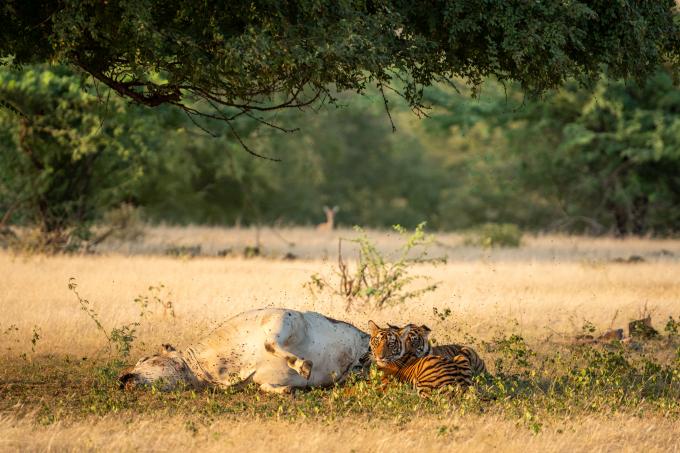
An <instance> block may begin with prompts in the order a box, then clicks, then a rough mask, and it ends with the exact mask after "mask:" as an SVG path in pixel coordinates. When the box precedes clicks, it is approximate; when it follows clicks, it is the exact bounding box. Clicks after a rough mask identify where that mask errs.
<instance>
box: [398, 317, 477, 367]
mask: <svg viewBox="0 0 680 453" xmlns="http://www.w3.org/2000/svg"><path fill="white" fill-rule="evenodd" d="M401 331H403V333H404V348H405V350H406V352H407V353H412V354H413V355H415V356H416V357H425V356H427V355H438V356H441V357H444V358H447V359H453V358H454V357H456V356H458V355H463V356H465V357H466V358H467V359H468V361H469V362H470V368H471V369H472V374H473V375H479V374H486V373H487V369H486V364H485V363H484V360H482V358H481V357H480V356H479V354H477V351H475V350H474V349H472V348H471V347H469V346H463V345H460V344H456V343H453V344H447V345H442V346H434V347H431V346H430V342H429V340H428V336H429V334H430V329H429V328H428V327H427V326H425V325H423V326H417V325H415V324H408V325H406V326H405V327H403V328H402V329H401Z"/></svg>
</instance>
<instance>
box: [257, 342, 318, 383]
mask: <svg viewBox="0 0 680 453" xmlns="http://www.w3.org/2000/svg"><path fill="white" fill-rule="evenodd" d="M264 348H265V349H266V350H267V351H268V352H270V353H272V354H273V355H275V356H276V357H280V358H282V359H285V360H286V363H287V364H288V367H289V368H291V369H293V370H295V371H296V372H297V373H298V374H299V375H300V376H302V377H303V378H305V379H309V377H310V376H311V375H312V366H313V365H314V364H313V363H312V361H311V360H305V359H304V357H298V356H296V355H295V354H293V353H292V352H289V351H287V350H285V349H284V348H283V347H281V345H280V344H279V343H278V342H277V341H269V342H265V344H264Z"/></svg>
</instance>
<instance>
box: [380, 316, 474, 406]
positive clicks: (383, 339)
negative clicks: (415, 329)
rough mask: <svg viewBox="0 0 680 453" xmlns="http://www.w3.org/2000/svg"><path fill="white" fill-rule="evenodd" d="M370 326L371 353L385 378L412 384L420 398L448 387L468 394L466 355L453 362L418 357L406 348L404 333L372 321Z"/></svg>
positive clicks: (459, 356)
mask: <svg viewBox="0 0 680 453" xmlns="http://www.w3.org/2000/svg"><path fill="white" fill-rule="evenodd" d="M368 325H369V328H370V333H371V339H370V347H371V352H372V353H373V357H374V359H375V362H376V364H377V366H378V369H379V370H381V371H382V372H383V374H384V375H385V376H391V377H394V378H396V379H397V380H399V381H402V382H408V383H410V384H411V385H413V386H414V387H415V388H416V390H417V391H418V393H419V394H421V395H423V394H427V393H430V392H431V391H433V390H436V389H442V388H446V387H447V386H451V387H455V388H459V389H460V390H461V391H462V392H465V390H467V388H468V387H469V386H470V385H472V370H471V369H470V362H469V361H468V359H467V357H465V356H464V355H462V354H461V355H457V356H455V357H452V358H445V357H440V356H436V355H427V356H425V357H416V356H415V355H414V354H413V352H411V351H408V350H406V348H405V347H404V341H403V336H404V335H405V333H406V331H405V330H404V329H399V328H396V327H394V326H388V328H386V329H382V328H380V327H378V325H377V324H375V323H374V322H373V321H369V324H368ZM383 384H385V379H383Z"/></svg>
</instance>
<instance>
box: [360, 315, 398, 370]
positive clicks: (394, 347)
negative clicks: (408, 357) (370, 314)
mask: <svg viewBox="0 0 680 453" xmlns="http://www.w3.org/2000/svg"><path fill="white" fill-rule="evenodd" d="M368 327H369V331H370V333H371V340H370V346H371V352H372V353H373V357H374V358H375V361H376V363H377V364H378V366H381V365H389V364H392V363H393V362H395V361H397V360H399V359H401V358H402V357H403V356H404V352H405V350H404V343H403V341H402V337H401V335H402V333H403V332H402V331H401V329H399V328H398V327H394V326H389V325H388V327H387V328H386V329H383V328H380V327H378V325H377V324H376V323H374V322H373V321H369V322H368Z"/></svg>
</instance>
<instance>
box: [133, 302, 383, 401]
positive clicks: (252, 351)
mask: <svg viewBox="0 0 680 453" xmlns="http://www.w3.org/2000/svg"><path fill="white" fill-rule="evenodd" d="M368 342H369V336H368V335H367V334H366V333H364V332H362V331H361V330H359V329H357V328H356V327H354V326H353V325H351V324H348V323H345V322H342V321H337V320H334V319H331V318H328V317H326V316H324V315H322V314H320V313H315V312H299V311H295V310H287V309H276V308H271V309H260V310H251V311H246V312H244V313H241V314H239V315H236V316H234V317H233V318H231V319H229V320H228V321H226V322H225V323H224V324H223V325H222V326H220V327H219V328H217V329H216V330H215V331H213V332H212V333H211V334H210V335H208V336H207V337H206V338H204V339H203V340H202V341H201V342H199V343H198V344H195V345H192V346H190V347H188V348H187V349H186V350H185V351H184V352H179V351H176V350H175V349H174V348H173V347H172V346H170V345H163V349H162V350H161V353H160V354H157V355H154V356H151V357H144V358H142V359H141V360H139V361H138V362H137V364H136V365H135V366H134V367H133V368H132V369H130V370H128V371H127V372H125V373H124V374H123V375H121V377H120V381H121V385H122V386H123V387H125V388H130V387H134V386H137V385H150V384H154V385H155V386H156V387H158V388H159V389H162V390H171V389H173V388H176V387H177V386H178V385H187V386H191V387H194V388H202V387H205V386H219V387H229V386H232V385H243V384H245V383H248V382H255V383H257V384H259V385H260V389H262V390H264V391H270V392H277V393H287V392H290V391H291V390H292V389H294V388H304V387H323V386H329V385H333V384H334V383H338V382H342V381H344V380H345V379H346V378H347V376H348V375H349V373H350V372H352V371H359V370H362V371H363V370H365V367H366V366H368V364H369V361H370V351H369V346H368Z"/></svg>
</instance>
